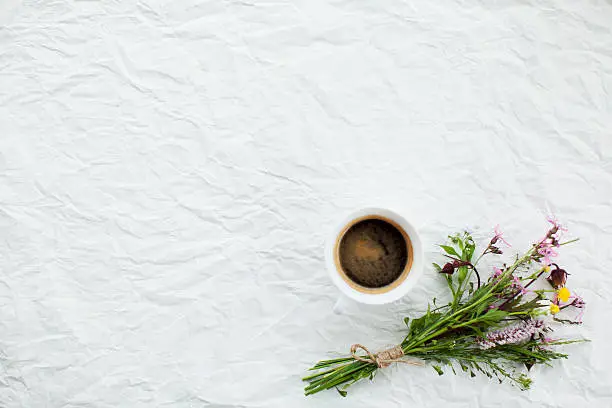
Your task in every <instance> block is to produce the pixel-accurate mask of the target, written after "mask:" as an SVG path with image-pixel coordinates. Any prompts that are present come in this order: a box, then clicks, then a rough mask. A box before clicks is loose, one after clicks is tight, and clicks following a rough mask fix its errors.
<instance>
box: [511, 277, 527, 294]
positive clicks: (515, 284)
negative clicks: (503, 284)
mask: <svg viewBox="0 0 612 408" xmlns="http://www.w3.org/2000/svg"><path fill="white" fill-rule="evenodd" d="M511 286H512V289H513V290H515V291H517V292H519V293H520V294H521V295H524V294H526V293H527V292H528V291H527V289H525V287H524V286H523V284H522V283H521V280H520V279H519V278H518V277H517V276H513V277H512V285H511Z"/></svg>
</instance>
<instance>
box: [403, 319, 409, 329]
mask: <svg viewBox="0 0 612 408" xmlns="http://www.w3.org/2000/svg"><path fill="white" fill-rule="evenodd" d="M408 322H410V318H409V317H404V324H405V325H406V326H408V327H410V325H409V324H408Z"/></svg>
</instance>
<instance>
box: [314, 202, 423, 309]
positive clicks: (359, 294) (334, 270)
mask: <svg viewBox="0 0 612 408" xmlns="http://www.w3.org/2000/svg"><path fill="white" fill-rule="evenodd" d="M369 218H373V219H381V220H383V221H387V222H389V223H390V224H392V225H393V226H395V227H396V228H398V229H399V230H400V232H402V234H403V235H404V238H405V239H406V238H407V245H408V262H407V264H406V268H405V270H404V271H403V273H402V275H400V276H399V277H398V278H397V279H396V280H395V281H393V282H392V283H391V284H389V285H388V286H385V287H382V288H375V289H372V288H366V287H363V286H360V285H358V284H356V283H355V282H353V281H351V280H350V279H349V278H348V277H347V276H346V274H345V273H344V272H343V271H342V268H341V267H340V262H339V254H338V247H339V243H340V241H341V240H342V237H343V236H344V234H345V233H346V231H347V230H348V229H349V228H350V227H351V226H352V225H354V224H355V223H357V222H359V221H361V220H365V219H369ZM325 263H326V266H327V270H328V272H329V275H330V277H331V279H332V282H334V284H335V285H336V286H337V287H338V289H340V291H341V292H342V293H343V294H344V295H346V296H347V297H348V298H350V299H352V300H354V301H357V302H359V303H366V304H377V305H380V304H384V303H390V302H393V301H395V300H398V299H399V298H401V297H402V296H404V295H405V294H407V293H408V292H409V291H410V289H412V288H413V287H414V286H415V284H416V283H417V281H418V279H419V277H420V276H421V274H422V273H423V246H422V244H421V240H420V238H419V235H418V233H417V231H416V229H415V228H414V226H413V225H412V224H411V223H410V222H408V220H407V219H406V218H404V217H403V216H401V215H399V213H397V212H394V211H391V210H389V209H385V208H378V207H367V208H362V209H359V210H357V211H354V212H352V213H350V214H349V215H348V216H346V217H345V218H343V219H342V220H340V222H339V223H338V225H337V226H336V227H335V228H333V230H332V231H331V233H330V235H329V237H328V239H327V241H326V243H325ZM341 303H342V299H339V300H338V302H337V303H336V305H335V306H334V311H336V312H338V313H340V312H342V309H343V307H342V306H341V305H340V304H341Z"/></svg>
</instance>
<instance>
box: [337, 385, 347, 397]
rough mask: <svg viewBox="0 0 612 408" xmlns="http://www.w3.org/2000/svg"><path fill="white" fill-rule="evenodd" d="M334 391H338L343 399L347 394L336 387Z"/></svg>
mask: <svg viewBox="0 0 612 408" xmlns="http://www.w3.org/2000/svg"><path fill="white" fill-rule="evenodd" d="M336 391H338V393H339V394H340V395H342V396H343V397H346V394H348V393H347V392H346V391H344V390H341V389H340V388H338V387H336Z"/></svg>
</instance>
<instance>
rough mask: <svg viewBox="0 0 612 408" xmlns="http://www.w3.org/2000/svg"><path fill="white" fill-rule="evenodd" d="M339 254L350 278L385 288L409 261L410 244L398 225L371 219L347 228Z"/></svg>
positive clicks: (370, 286) (367, 285)
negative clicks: (407, 243) (408, 244)
mask: <svg viewBox="0 0 612 408" xmlns="http://www.w3.org/2000/svg"><path fill="white" fill-rule="evenodd" d="M338 255H339V260H340V265H341V266H342V269H343V270H344V272H345V273H346V275H347V276H348V277H349V279H351V280H352V281H353V282H355V283H356V284H358V285H361V286H365V287H367V288H382V287H384V286H387V285H389V284H391V283H393V281H395V280H396V279H397V278H398V277H399V276H400V275H401V274H402V272H403V270H404V268H405V267H406V263H407V262H408V247H407V245H406V240H405V239H404V236H403V235H402V233H401V232H400V231H399V230H398V229H397V228H396V227H395V226H393V225H392V224H390V223H388V222H386V221H383V220H379V219H368V220H363V221H360V222H358V223H356V224H355V225H353V226H351V227H350V228H349V229H348V231H346V233H345V234H344V236H343V237H342V240H341V241H340V247H339V253H338Z"/></svg>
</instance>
